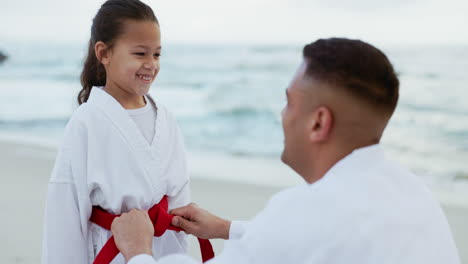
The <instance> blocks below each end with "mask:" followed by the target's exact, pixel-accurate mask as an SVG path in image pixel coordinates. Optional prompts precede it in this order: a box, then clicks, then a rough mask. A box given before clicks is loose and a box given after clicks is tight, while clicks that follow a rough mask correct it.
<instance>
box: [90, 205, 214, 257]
mask: <svg viewBox="0 0 468 264" xmlns="http://www.w3.org/2000/svg"><path fill="white" fill-rule="evenodd" d="M167 210H168V202H167V196H164V197H163V198H162V199H161V201H160V202H159V204H155V205H154V206H153V207H152V208H151V209H149V211H148V215H149V217H150V219H151V222H153V225H154V235H155V236H157V237H160V236H162V235H163V234H164V232H166V230H173V231H183V229H182V228H179V227H175V226H173V225H171V220H172V217H174V216H173V215H170V214H169V213H168V212H167ZM116 217H119V215H113V214H110V213H108V212H106V211H105V210H104V209H102V208H101V207H99V206H93V212H92V214H91V218H90V221H91V222H93V223H95V224H97V225H99V226H101V227H102V228H105V229H107V230H110V229H111V224H112V221H114V219H115V218H116ZM198 242H199V243H200V250H201V255H202V260H203V262H205V261H208V260H210V259H212V258H213V257H214V252H213V247H212V246H211V243H210V241H209V240H207V239H202V238H198ZM119 252H120V251H119V249H118V248H117V246H116V245H115V241H114V237H113V236H112V237H111V238H109V240H108V241H107V242H106V244H105V245H104V247H103V248H102V249H101V251H100V252H99V253H98V255H97V256H96V259H95V260H94V262H93V264H109V263H110V262H111V261H112V260H113V259H114V258H115V256H117V254H119Z"/></svg>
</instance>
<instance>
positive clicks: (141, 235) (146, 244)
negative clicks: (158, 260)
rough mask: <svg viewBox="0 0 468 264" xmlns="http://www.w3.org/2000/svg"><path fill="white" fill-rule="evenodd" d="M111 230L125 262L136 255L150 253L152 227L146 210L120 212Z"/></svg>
mask: <svg viewBox="0 0 468 264" xmlns="http://www.w3.org/2000/svg"><path fill="white" fill-rule="evenodd" d="M111 231H112V234H113V235H114V239H115V244H116V245H117V248H118V249H119V250H120V252H122V255H123V256H124V258H125V261H126V262H128V261H129V260H130V259H131V258H132V257H134V256H136V255H140V254H148V255H152V244H153V236H154V227H153V224H152V223H151V220H150V218H149V216H148V213H147V212H146V211H140V210H136V209H132V210H131V211H130V212H129V213H124V214H122V215H121V216H120V217H117V218H115V219H114V221H113V222H112V226H111Z"/></svg>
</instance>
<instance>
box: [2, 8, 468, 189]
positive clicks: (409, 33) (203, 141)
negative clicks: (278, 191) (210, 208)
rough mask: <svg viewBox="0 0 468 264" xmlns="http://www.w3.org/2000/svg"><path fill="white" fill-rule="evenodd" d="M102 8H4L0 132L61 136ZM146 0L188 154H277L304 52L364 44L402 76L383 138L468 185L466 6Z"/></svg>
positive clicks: (159, 86) (162, 86)
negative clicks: (317, 46) (288, 93)
mask: <svg viewBox="0 0 468 264" xmlns="http://www.w3.org/2000/svg"><path fill="white" fill-rule="evenodd" d="M102 2H103V1H94V0H83V1H59V0H42V1H26V0H17V1H4V0H3V1H2V2H1V11H0V17H1V18H0V19H1V21H0V22H1V23H0V52H2V53H3V54H4V55H5V56H8V58H7V59H6V60H5V61H4V62H3V63H1V64H0V134H4V135H10V136H11V135H14V136H15V137H20V136H21V137H29V138H31V137H33V138H35V140H43V141H49V142H50V141H52V142H57V141H59V140H60V137H61V135H62V132H63V128H64V126H65V124H66V122H67V120H68V118H69V117H70V115H71V113H72V112H73V110H74V108H76V103H75V101H76V99H75V98H76V94H77V92H78V91H79V90H80V84H79V74H80V71H81V67H82V61H83V59H84V55H85V48H86V43H87V41H88V39H89V34H90V33H89V30H90V26H91V20H92V18H93V17H94V15H95V13H96V12H97V10H98V8H99V6H100V5H101V4H102ZM146 3H147V4H149V5H150V6H151V7H152V8H153V9H154V11H155V13H156V16H157V17H158V19H159V20H160V24H161V30H162V39H163V52H162V58H161V71H160V73H159V76H158V78H157V80H156V82H155V83H154V84H153V87H152V91H151V93H152V94H154V95H155V96H156V98H157V100H160V101H161V102H163V103H164V104H166V105H167V106H168V107H169V108H170V109H171V110H172V111H173V112H175V114H176V116H177V118H178V120H179V122H180V125H181V127H182V131H183V132H184V135H185V137H186V144H187V147H188V149H189V150H194V151H197V152H200V153H201V152H211V153H212V152H215V153H223V154H228V155H242V156H249V157H252V158H253V157H262V158H271V159H272V160H274V162H277V160H278V157H279V155H280V153H281V150H282V144H283V139H282V138H283V135H282V129H281V119H280V111H281V109H282V107H283V105H284V103H285V97H284V89H285V88H286V87H287V85H288V83H289V81H290V79H291V77H292V75H293V73H294V71H295V69H296V67H297V66H298V64H299V63H300V60H301V51H302V47H303V46H304V45H305V44H307V43H310V42H312V41H314V40H316V39H317V38H323V37H332V36H340V37H348V38H359V39H362V40H364V41H367V42H370V43H371V44H374V45H375V46H377V47H378V48H380V49H382V50H383V51H384V52H386V54H387V55H388V56H389V58H390V60H391V61H392V63H393V64H394V66H395V68H396V70H397V72H398V73H399V76H400V78H401V97H400V101H399V105H398V108H397V111H396V113H395V116H394V117H393V119H392V120H391V122H390V125H389V128H388V130H387V131H386V134H385V136H384V140H383V143H384V145H385V146H386V147H387V149H388V152H389V154H390V155H392V157H393V158H395V159H398V160H399V161H401V162H402V163H404V164H405V165H407V166H408V167H410V168H411V169H412V170H413V171H414V172H415V173H417V174H418V175H420V176H421V177H423V179H424V180H425V181H426V182H427V183H428V184H430V185H432V186H433V187H434V188H441V189H444V190H448V191H450V192H468V188H467V186H468V165H467V163H468V103H466V99H465V98H466V97H467V96H468V91H467V90H468V74H467V73H468V33H467V31H466V28H468V15H467V14H468V2H467V1H465V0H448V1H442V0H428V1H422V0H414V1H401V0H397V1H391V2H388V1H370V0H358V1H323V0H316V1H304V0H290V1H285V0H273V1H271V0H270V1H266V0H256V1H247V0H239V1H215V0H201V1H182V2H181V1H154V0H152V1H146ZM265 176H266V177H268V176H267V175H265ZM250 179H251V180H256V178H255V177H251V178H250Z"/></svg>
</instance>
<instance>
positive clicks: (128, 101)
mask: <svg viewBox="0 0 468 264" xmlns="http://www.w3.org/2000/svg"><path fill="white" fill-rule="evenodd" d="M104 91H106V92H107V93H108V94H110V95H111V96H112V97H114V98H115V100H117V102H119V103H120V104H121V105H122V107H123V108H125V109H137V108H142V107H144V106H145V105H146V101H145V98H144V96H141V95H136V94H131V93H129V92H127V91H125V90H124V89H122V88H120V87H118V86H117V85H107V84H106V86H105V87H104Z"/></svg>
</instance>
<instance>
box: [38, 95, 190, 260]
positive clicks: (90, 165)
mask: <svg viewBox="0 0 468 264" xmlns="http://www.w3.org/2000/svg"><path fill="white" fill-rule="evenodd" d="M157 108H158V110H157V111H158V115H157V120H156V124H155V136H154V140H153V142H152V144H149V143H148V141H147V140H146V139H145V138H144V137H143V135H142V134H141V132H140V130H139V129H138V128H137V126H136V124H135V123H134V121H133V120H132V119H131V117H130V116H129V115H128V113H127V112H126V110H125V109H124V108H123V107H122V106H121V105H120V104H119V103H118V102H117V101H116V100H115V99H114V98H113V97H112V96H111V95H109V94H108V93H107V92H105V91H104V90H102V89H101V88H99V87H94V88H93V89H92V90H91V95H90V97H89V100H88V102H87V103H84V104H82V105H81V106H80V107H78V109H77V110H76V112H75V113H74V114H73V116H72V118H71V119H70V121H69V123H68V124H67V126H66V129H65V133H64V138H63V141H62V144H61V146H60V148H59V151H58V155H57V159H56V161H55V166H54V169H53V171H52V176H51V178H50V182H49V186H48V196H47V203H46V210H45V217H44V238H43V255H42V263H43V264H63V263H67V264H75V263H76V264H85V263H92V261H93V260H94V258H95V256H96V254H97V253H98V252H99V251H100V249H101V248H102V246H103V245H104V244H105V243H106V241H107V239H108V238H109V237H110V236H111V233H110V231H107V230H105V229H103V228H101V227H99V226H97V225H96V224H93V223H90V222H89V221H88V219H89V218H90V215H91V210H92V206H94V205H98V206H100V207H102V208H103V209H105V210H107V211H108V212H109V213H112V214H121V213H123V212H127V211H129V210H130V209H132V208H136V209H149V208H151V207H152V206H153V205H154V204H156V203H158V202H159V201H160V200H161V199H162V197H163V196H164V195H168V197H169V208H170V209H171V208H176V207H180V206H184V205H187V204H188V203H189V202H190V194H189V187H188V181H189V179H188V175H187V166H186V156H185V150H184V145H183V137H182V134H181V132H180V129H179V127H178V125H177V123H176V120H175V118H174V117H173V115H172V114H171V113H170V112H169V111H168V110H167V109H166V108H165V107H164V106H162V105H160V104H157ZM153 245H154V249H153V254H154V257H155V258H159V257H161V256H165V255H168V254H171V253H183V252H186V250H187V241H186V235H185V234H184V233H183V232H180V233H176V232H173V231H167V232H166V233H165V234H164V235H163V236H162V237H160V238H154V243H153ZM124 262H125V261H124V259H123V257H122V255H121V254H119V255H118V256H117V257H116V258H115V259H114V260H113V262H112V263H113V264H119V263H124Z"/></svg>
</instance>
